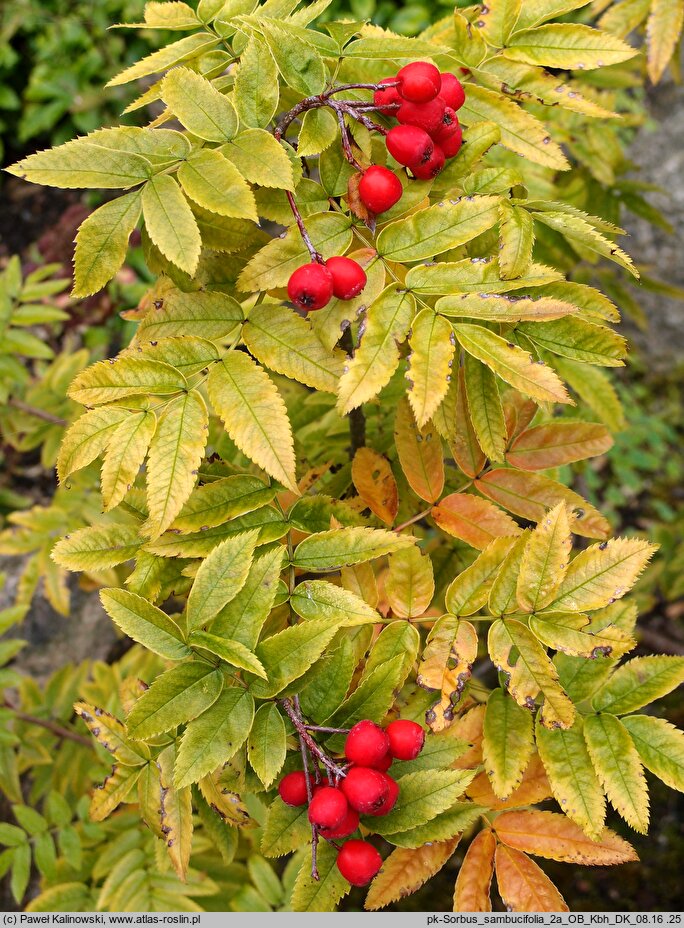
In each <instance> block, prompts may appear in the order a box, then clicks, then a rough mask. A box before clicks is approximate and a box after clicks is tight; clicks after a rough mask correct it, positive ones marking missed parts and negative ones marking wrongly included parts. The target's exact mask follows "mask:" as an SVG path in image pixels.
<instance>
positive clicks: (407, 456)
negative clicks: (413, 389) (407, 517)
mask: <svg viewBox="0 0 684 928" xmlns="http://www.w3.org/2000/svg"><path fill="white" fill-rule="evenodd" d="M394 443H395V446H396V449H397V454H398V455H399V464H400V466H401V469H402V470H403V472H404V475H405V477H406V480H407V481H408V485H409V486H410V487H411V489H412V490H413V492H414V493H415V494H416V496H419V497H420V498H421V499H424V500H425V502H426V503H436V502H437V500H438V499H439V498H440V496H441V495H442V490H443V489H444V452H443V450H442V442H441V440H440V437H439V435H438V433H437V431H436V430H435V429H434V428H433V426H432V425H426V426H425V428H424V429H419V428H418V426H417V425H416V421H415V419H414V418H413V412H412V410H411V407H410V405H409V402H408V400H407V399H403V400H401V402H400V403H399V406H398V408H397V417H396V419H395V422H394Z"/></svg>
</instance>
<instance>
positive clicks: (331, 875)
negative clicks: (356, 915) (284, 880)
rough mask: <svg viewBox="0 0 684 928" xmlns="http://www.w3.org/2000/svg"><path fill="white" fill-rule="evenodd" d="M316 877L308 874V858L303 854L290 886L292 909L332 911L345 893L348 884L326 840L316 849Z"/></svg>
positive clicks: (309, 864)
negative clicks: (293, 881) (291, 887)
mask: <svg viewBox="0 0 684 928" xmlns="http://www.w3.org/2000/svg"><path fill="white" fill-rule="evenodd" d="M318 875H319V878H318V880H314V879H313V877H312V876H311V861H310V860H307V858H306V857H304V859H303V861H302V863H301V866H300V868H299V873H298V874H297V879H296V880H295V884H294V887H293V889H292V897H291V899H290V905H291V906H292V911H293V912H333V911H334V910H335V906H336V905H337V903H338V902H339V901H340V899H341V898H342V897H343V896H345V895H346V894H347V893H348V892H349V883H347V881H346V880H345V878H344V877H343V876H342V874H341V873H340V871H339V870H338V869H337V851H336V849H335V848H334V847H333V846H332V845H331V844H328V843H327V842H324V843H323V844H321V845H319V849H318Z"/></svg>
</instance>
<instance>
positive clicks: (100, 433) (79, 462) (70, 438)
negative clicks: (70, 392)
mask: <svg viewBox="0 0 684 928" xmlns="http://www.w3.org/2000/svg"><path fill="white" fill-rule="evenodd" d="M127 415H128V413H127V412H126V410H125V409H121V408H119V407H117V406H105V407H104V408H102V409H91V410H90V412H87V413H85V414H84V415H82V416H81V417H80V418H78V419H77V420H76V421H75V422H74V423H72V424H71V425H70V426H69V428H68V429H67V430H66V432H65V433H64V438H63V439H62V444H61V447H60V449H59V455H58V456H57V476H58V478H59V482H60V483H64V481H65V480H66V478H67V477H68V476H69V475H70V474H73V473H74V471H77V470H80V469H81V468H82V467H86V466H87V465H88V464H90V463H91V461H94V460H95V458H97V457H99V455H100V454H102V452H103V451H104V449H105V448H106V447H107V445H108V444H109V441H110V439H111V437H112V435H113V434H114V432H115V431H116V427H117V426H118V425H119V423H120V422H122V421H123V420H124V419H126V417H127Z"/></svg>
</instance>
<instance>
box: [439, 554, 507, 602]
mask: <svg viewBox="0 0 684 928" xmlns="http://www.w3.org/2000/svg"><path fill="white" fill-rule="evenodd" d="M517 544H518V540H517V539H515V538H497V539H495V540H494V541H492V542H490V544H489V545H487V547H486V548H485V549H484V551H483V552H482V553H481V554H479V555H478V556H477V557H476V558H475V560H474V561H473V563H472V564H471V565H470V566H469V567H466V569H465V570H462V571H461V573H460V574H459V575H458V576H457V577H456V578H455V579H454V580H452V582H451V583H450V584H449V586H448V587H447V590H446V593H445V596H444V601H445V603H446V607H447V609H448V610H449V612H450V613H452V614H453V615H455V616H465V615H474V614H475V613H476V612H479V611H480V609H481V608H482V607H483V606H484V604H485V603H486V602H487V597H488V596H489V591H490V590H491V588H492V584H493V583H494V580H495V578H496V575H497V572H498V570H499V568H500V567H501V565H502V563H503V562H504V559H505V558H506V556H507V554H508V552H509V551H510V550H511V549H512V548H513V546H514V545H517Z"/></svg>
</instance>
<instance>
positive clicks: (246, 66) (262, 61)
mask: <svg viewBox="0 0 684 928" xmlns="http://www.w3.org/2000/svg"><path fill="white" fill-rule="evenodd" d="M279 96H280V85H279V83H278V68H277V67H276V63H275V59H274V58H273V55H272V54H271V52H270V49H269V47H268V45H267V44H266V43H265V42H262V41H261V40H260V39H259V38H258V37H257V36H255V35H254V36H252V37H251V38H250V40H249V42H248V43H247V45H246V46H245V49H244V51H243V52H242V54H241V55H240V64H239V66H238V70H237V74H236V75H235V84H234V95H233V99H234V103H235V107H236V109H237V112H238V116H239V117H240V122H241V123H242V124H243V125H244V126H249V127H250V128H255V129H264V128H266V126H267V125H268V124H269V122H270V121H271V119H272V118H273V116H274V115H275V112H276V110H277V108H278V99H279Z"/></svg>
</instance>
